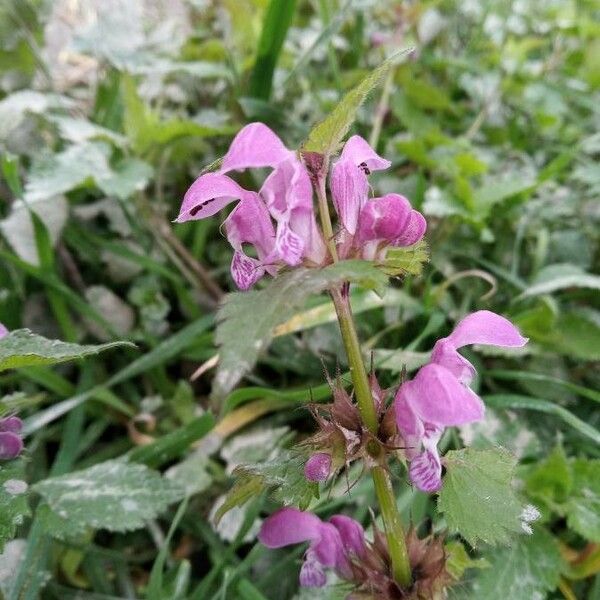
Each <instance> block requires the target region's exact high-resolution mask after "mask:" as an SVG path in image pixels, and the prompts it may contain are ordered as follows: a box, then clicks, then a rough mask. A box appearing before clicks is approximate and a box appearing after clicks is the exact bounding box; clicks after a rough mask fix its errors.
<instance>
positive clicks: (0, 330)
mask: <svg viewBox="0 0 600 600" xmlns="http://www.w3.org/2000/svg"><path fill="white" fill-rule="evenodd" d="M7 335H8V329H6V327H5V326H4V325H2V323H0V340H1V339H2V338H3V337H6V336H7Z"/></svg>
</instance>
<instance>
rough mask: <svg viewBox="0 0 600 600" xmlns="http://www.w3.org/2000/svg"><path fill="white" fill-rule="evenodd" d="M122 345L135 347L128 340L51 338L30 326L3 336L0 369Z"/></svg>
mask: <svg viewBox="0 0 600 600" xmlns="http://www.w3.org/2000/svg"><path fill="white" fill-rule="evenodd" d="M119 346H131V347H133V346H134V345H133V344H131V343H129V342H110V343H108V344H99V345H86V346H82V345H79V344H69V343H67V342H61V341H60V340H49V339H47V338H45V337H42V336H41V335H36V334H35V333H32V332H31V331H29V329H16V330H14V331H11V332H10V333H9V334H8V335H7V336H6V337H4V338H2V339H0V371H5V370H6V369H20V368H22V367H31V366H34V365H52V364H56V363H61V362H66V361H69V360H74V359H76V358H83V357H85V356H89V355H90V354H98V353H99V352H103V351H104V350H108V349H110V348H117V347H119Z"/></svg>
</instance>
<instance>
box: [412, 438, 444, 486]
mask: <svg viewBox="0 0 600 600" xmlns="http://www.w3.org/2000/svg"><path fill="white" fill-rule="evenodd" d="M408 474H409V477H410V480H411V481H412V483H413V485H414V486H415V487H416V488H418V489H420V490H421V491H423V492H427V493H432V492H437V491H438V490H439V489H440V488H441V487H442V463H441V461H440V455H439V454H438V451H437V449H436V448H434V449H426V450H424V451H423V452H421V453H420V454H419V455H418V456H416V457H415V458H413V459H412V461H411V463H410V467H409V470H408Z"/></svg>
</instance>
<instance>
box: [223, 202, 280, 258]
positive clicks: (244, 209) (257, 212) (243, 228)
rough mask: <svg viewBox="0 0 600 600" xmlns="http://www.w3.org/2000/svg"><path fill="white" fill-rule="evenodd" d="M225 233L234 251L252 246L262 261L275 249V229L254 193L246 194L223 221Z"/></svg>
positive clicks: (263, 206) (266, 211)
mask: <svg viewBox="0 0 600 600" xmlns="http://www.w3.org/2000/svg"><path fill="white" fill-rule="evenodd" d="M224 225H225V233H226V235H227V239H228V240H229V243H230V244H231V245H232V246H233V248H234V249H235V250H239V251H241V250H242V244H253V245H254V246H255V247H256V250H257V252H258V257H259V259H260V260H261V261H262V260H264V259H265V257H266V256H268V255H269V254H271V252H273V249H274V247H275V228H274V227H273V223H272V221H271V217H270V216H269V211H268V210H267V207H266V206H265V204H264V202H263V201H262V200H261V198H260V197H259V196H258V194H256V193H254V192H248V193H247V194H246V195H245V196H244V198H243V199H242V201H241V202H240V203H239V204H238V205H237V206H236V207H235V208H234V209H233V211H231V214H230V215H229V216H228V217H227V219H226V220H225V223H224Z"/></svg>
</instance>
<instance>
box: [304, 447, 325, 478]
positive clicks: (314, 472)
mask: <svg viewBox="0 0 600 600" xmlns="http://www.w3.org/2000/svg"><path fill="white" fill-rule="evenodd" d="M330 472H331V455H330V454H327V453H325V452H317V453H315V454H313V455H312V456H311V457H310V458H309V459H308V461H306V465H304V476H305V477H306V479H308V480H309V481H325V480H326V479H327V478H328V477H329V473H330Z"/></svg>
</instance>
